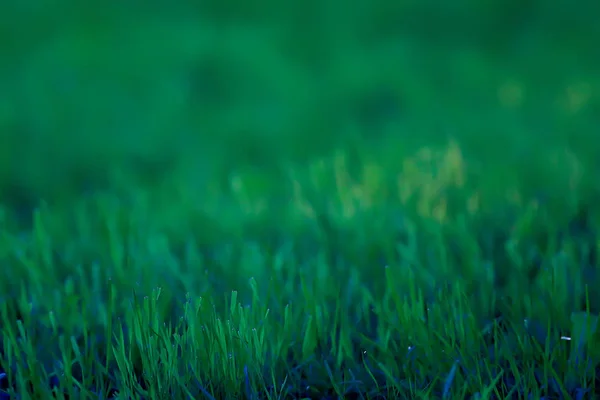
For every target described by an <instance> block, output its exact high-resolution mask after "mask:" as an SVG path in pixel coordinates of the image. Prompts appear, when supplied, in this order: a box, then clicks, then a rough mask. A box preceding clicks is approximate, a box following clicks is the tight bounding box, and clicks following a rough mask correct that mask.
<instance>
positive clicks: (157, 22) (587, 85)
mask: <svg viewBox="0 0 600 400" xmlns="http://www.w3.org/2000/svg"><path fill="white" fill-rule="evenodd" d="M599 20H600V2H597V1H593V0H581V1H578V2H567V1H566V0H554V1H540V0H525V1H523V0H519V1H517V0H477V1H475V0H456V1H452V2H443V1H438V0H420V1H414V0H397V1H390V0H375V1H364V0H357V1H354V2H350V3H348V2H342V1H340V0H328V1H313V0H307V1H303V2H285V3H282V2H278V1H273V0H264V1H239V0H238V1H234V0H219V1H215V0H205V1H195V2H191V1H185V2H176V3H172V2H168V3H167V2H161V1H153V2H137V1H119V2H116V1H108V2H107V1H102V2H100V1H96V0H92V1H87V2H74V1H65V0H53V1H52V0H46V1H44V0H29V1H14V0H13V1H5V2H2V4H1V5H0V52H1V53H0V54H1V60H2V62H0V201H1V202H2V203H3V204H4V205H5V206H6V207H8V209H9V210H12V211H15V212H16V213H17V214H19V215H22V216H23V218H24V219H27V217H26V216H27V215H29V213H30V210H31V208H32V207H34V206H35V205H36V204H37V203H38V202H39V201H40V200H44V201H47V202H50V203H52V202H55V203H61V202H68V201H69V199H71V198H73V197H74V196H75V197H76V196H80V195H83V194H85V193H89V192H93V191H96V190H103V189H106V188H110V187H112V186H114V185H115V182H117V181H118V180H119V179H124V180H122V181H120V182H134V181H135V182H136V183H139V184H143V185H153V184H155V183H156V182H158V181H164V180H165V179H166V180H169V179H172V178H173V179H174V177H177V180H179V181H180V182H183V183H182V185H184V186H185V187H186V188H187V189H186V190H189V191H190V192H197V193H198V196H202V193H203V191H205V190H207V189H206V188H207V187H208V186H209V185H211V184H212V183H214V182H220V181H221V180H225V181H226V180H227V179H229V178H228V177H229V176H230V175H231V174H232V171H238V170H243V169H244V168H250V169H259V170H261V171H270V172H268V174H270V173H271V172H272V173H273V174H274V175H273V176H276V175H277V171H278V170H279V169H280V168H281V165H284V164H285V165H291V164H294V165H299V166H302V165H307V163H309V162H310V160H311V159H314V158H315V157H320V156H322V155H324V154H328V153H330V152H332V151H334V150H335V149H345V150H344V151H347V152H348V154H361V153H364V154H371V155H375V156H374V157H377V158H379V159H380V160H388V162H389V163H396V164H398V163H401V162H402V161H401V159H402V154H407V153H409V152H412V151H414V150H416V149H418V148H421V147H423V146H433V145H445V144H447V142H448V140H453V141H456V142H457V143H458V145H459V147H460V148H461V151H462V152H463V153H464V154H465V158H466V159H468V160H471V162H472V163H473V165H477V166H478V167H480V168H483V169H485V170H486V173H485V174H484V175H482V176H485V179H484V180H485V181H489V182H491V183H490V184H489V185H491V186H493V185H495V184H496V183H498V182H502V181H504V180H507V181H508V180H513V179H517V178H518V179H519V180H521V181H522V185H521V186H522V187H523V188H530V187H533V186H536V187H538V186H540V185H542V186H543V185H546V186H549V187H554V188H555V189H561V190H555V191H553V192H552V191H550V192H552V193H555V195H556V196H561V195H562V194H563V193H564V190H565V188H569V184H570V183H569V182H570V181H569V179H570V178H567V177H565V178H564V179H563V180H562V181H561V180H560V179H558V178H557V177H558V176H560V174H559V172H560V171H562V170H563V169H564V168H567V167H568V168H571V167H572V166H571V165H570V164H569V166H565V165H566V164H568V163H571V164H572V163H573V161H572V160H573V158H576V159H577V161H576V163H577V165H578V166H580V169H583V170H585V171H586V172H585V173H586V174H588V175H586V176H588V177H589V179H588V183H587V184H586V185H584V186H585V189H584V191H586V193H588V195H589V196H593V194H594V193H596V186H595V185H596V184H595V183H594V182H595V181H594V179H592V178H593V177H594V176H597V175H596V174H595V172H596V171H597V169H596V168H597V167H598V161H597V157H596V156H597V155H598V154H600V153H599V150H600V144H599V143H600V141H599V140H598V134H600V131H599V127H600V121H599V119H600V96H599V93H600V92H599V91H600V73H599V72H598V71H600V69H599V68H600V47H599V46H598V43H599V42H600V24H599V23H598V21H599ZM352 152H354V153H352ZM548 154H553V156H552V157H550V158H551V159H552V160H553V161H552V162H553V163H554V164H552V162H550V161H549V158H548V157H546V155H548ZM290 163H291V164H290ZM350 164H351V162H350ZM578 168H579V167H578ZM543 171H545V172H544V173H541V172H543ZM123 176H125V177H126V178H123ZM119 177H121V178H119ZM569 177H571V174H569ZM211 182H212V183H211ZM273 182H276V180H274V181H273ZM553 185H555V186H553ZM556 185H558V186H556ZM561 185H562V186H561ZM217 186H218V183H217ZM532 190H533V189H532ZM536 190H537V189H536Z"/></svg>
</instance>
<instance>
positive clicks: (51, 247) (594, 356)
mask: <svg viewBox="0 0 600 400" xmlns="http://www.w3.org/2000/svg"><path fill="white" fill-rule="evenodd" d="M349 154H350V153H348V152H337V153H335V154H333V155H332V156H331V157H325V158H323V159H321V160H320V161H315V162H314V163H311V164H310V165H307V166H304V167H302V166H295V167H293V168H287V169H285V172H283V173H282V174H281V176H285V179H283V178H282V179H281V180H278V181H277V185H273V186H272V188H273V189H272V190H270V191H269V190H265V187H266V186H264V185H265V182H266V180H265V179H266V178H265V177H263V176H260V174H259V173H257V172H256V171H251V170H248V169H246V170H240V171H239V173H238V174H237V175H235V176H232V177H231V180H230V182H228V183H227V184H226V185H225V186H222V187H221V188H220V191H216V192H215V194H214V196H213V197H211V196H209V195H208V194H207V195H206V196H204V197H202V199H199V198H198V197H194V196H192V195H191V194H190V193H186V192H185V191H178V190H175V189H176V186H177V185H175V186H173V185H174V184H173V182H170V183H169V184H168V185H162V184H157V185H154V186H152V187H150V186H146V187H144V186H142V185H132V186H131V187H128V188H126V189H123V190H121V191H117V190H116V189H113V190H111V191H104V192H98V193H96V194H94V195H89V196H82V197H80V198H79V199H77V201H74V202H72V203H70V206H69V208H68V209H61V208H60V207H59V206H56V205H43V204H42V205H40V207H38V208H37V209H36V210H35V212H34V213H33V218H32V221H33V222H32V225H31V227H30V228H28V229H24V228H23V227H22V226H21V227H18V224H16V223H14V221H12V220H11V218H9V213H8V212H7V211H6V210H5V212H4V214H3V218H2V236H1V242H0V257H1V259H2V265H3V268H4V270H3V271H4V272H3V279H2V281H0V293H1V294H2V303H1V305H0V321H1V324H0V331H1V336H0V338H1V339H0V370H1V372H0V374H1V375H0V397H1V398H7V399H8V398H51V397H52V396H54V397H56V398H69V399H75V398H82V399H84V398H85V399H87V398H90V399H91V398H94V399H98V398H102V399H105V398H106V399H108V398H118V399H127V398H140V399H141V398H145V399H160V398H165V399H166V398H169V399H172V398H175V399H179V398H181V399H183V398H186V399H195V398H208V399H213V398H248V399H263V398H264V399H288V398H289V399H291V398H357V399H359V398H365V399H380V398H462V399H466V398H471V399H504V398H536V399H542V398H577V399H584V398H591V397H593V396H594V395H595V393H597V385H598V382H597V380H596V376H598V371H599V370H598V365H599V363H600V353H598V352H597V350H595V349H596V347H597V343H598V342H597V340H598V332H597V322H598V321H597V320H598V317H597V313H598V310H599V308H600V302H599V300H600V298H599V297H598V295H597V293H596V292H595V290H594V288H595V287H597V286H596V285H597V284H598V283H600V282H598V280H599V278H598V274H597V268H598V265H597V259H596V250H597V246H598V241H597V238H596V236H595V232H596V229H597V228H596V227H597V219H596V216H595V215H594V213H593V211H594V210H593V208H590V207H588V208H586V207H584V204H585V203H583V202H580V205H578V207H573V208H572V209H568V208H566V206H565V207H564V208H563V212H564V214H563V215H557V214H553V215H549V214H548V212H549V211H548V210H551V209H552V208H551V207H552V204H551V203H550V202H547V203H543V202H541V201H540V200H536V199H533V198H531V199H526V198H523V199H520V200H519V202H517V203H519V204H516V203H515V204H514V206H512V207H509V206H506V207H505V208H506V210H504V211H502V214H501V213H500V211H498V208H497V203H496V202H493V201H488V200H487V199H488V198H487V197H486V196H485V194H484V193H482V194H481V195H479V196H474V193H476V190H475V189H476V187H475V186H474V184H472V183H471V181H472V180H473V179H472V177H473V176H475V177H476V176H477V174H472V173H471V172H469V168H468V164H469V163H467V161H466V160H465V159H464V156H463V155H462V153H461V152H460V150H459V147H458V146H457V145H451V146H449V147H446V148H445V150H439V151H438V150H436V149H428V150H422V151H419V152H417V153H416V154H415V155H407V156H404V157H403V159H404V160H405V162H404V163H403V164H402V166H400V167H397V169H396V170H394V168H393V166H392V164H391V163H390V164H386V162H387V161H386V159H385V158H382V157H380V158H378V159H377V160H375V159H372V160H369V159H362V160H361V162H360V164H359V165H358V166H357V165H356V164H353V168H350V167H349V165H351V164H349V163H348V157H349ZM394 164H395V165H396V166H397V165H398V163H397V161H394ZM582 179H584V178H582ZM566 180H567V181H569V179H566ZM261 182H262V183H261ZM256 187H260V188H262V189H261V190H256V189H253V188H256ZM507 191H508V193H509V194H508V195H507V196H508V197H510V196H511V193H512V192H511V191H510V190H507ZM217 194H218V195H217ZM576 195H577V194H575V192H574V194H573V197H574V198H573V199H571V200H573V201H571V202H570V201H567V200H568V199H564V200H565V202H564V203H563V204H577V201H576V200H578V199H576V198H575V196H576ZM282 199H288V200H287V201H285V202H283V201H282ZM504 203H505V204H510V201H508V200H506V201H505V202H504ZM582 204H583V205H582ZM498 215H502V218H500V220H499V221H498V220H495V219H494V217H496V218H497V216H498Z"/></svg>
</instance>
